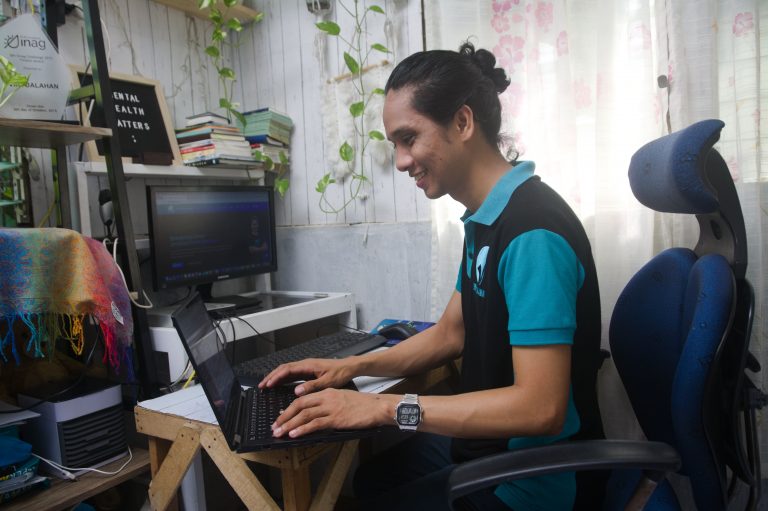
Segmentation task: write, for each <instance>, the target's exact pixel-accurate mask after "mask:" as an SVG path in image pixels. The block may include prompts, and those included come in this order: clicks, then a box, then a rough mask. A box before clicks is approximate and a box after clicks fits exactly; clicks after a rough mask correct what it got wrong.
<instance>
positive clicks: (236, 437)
mask: <svg viewBox="0 0 768 511" xmlns="http://www.w3.org/2000/svg"><path fill="white" fill-rule="evenodd" d="M245 404H246V399H245V391H242V390H241V391H240V399H238V403H237V413H236V414H235V424H234V430H233V432H234V434H233V435H232V439H233V441H234V443H235V448H237V446H239V445H240V444H241V443H242V442H243V437H242V435H240V428H241V424H242V423H243V420H242V419H243V414H244V411H245Z"/></svg>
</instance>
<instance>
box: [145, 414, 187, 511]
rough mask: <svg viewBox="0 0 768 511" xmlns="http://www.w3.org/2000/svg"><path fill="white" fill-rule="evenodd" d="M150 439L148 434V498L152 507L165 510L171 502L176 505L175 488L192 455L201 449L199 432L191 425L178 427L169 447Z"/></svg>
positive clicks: (176, 490)
mask: <svg viewBox="0 0 768 511" xmlns="http://www.w3.org/2000/svg"><path fill="white" fill-rule="evenodd" d="M153 440H155V439H154V438H153V437H150V444H149V447H150V463H151V465H152V481H151V482H150V483H149V501H150V503H151V504H152V509H153V510H159V511H165V510H167V509H170V507H171V506H174V509H178V495H177V492H178V489H179V485H180V484H181V480H182V478H183V477H184V474H186V472H187V469H188V468H189V465H190V463H192V458H194V457H195V455H196V454H197V453H198V451H200V432H199V431H197V430H196V429H192V428H187V427H184V428H181V429H180V430H179V432H178V434H177V435H176V440H174V441H173V444H172V445H171V446H170V449H166V448H165V447H161V446H160V445H159V442H157V441H153ZM153 444H154V447H153ZM166 445H167V442H166ZM161 450H166V452H167V454H165V455H163V454H162V453H161V452H160V451H161ZM153 451H154V453H153ZM156 464H158V465H159V467H158V468H156Z"/></svg>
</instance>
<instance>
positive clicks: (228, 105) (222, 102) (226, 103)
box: [219, 98, 232, 110]
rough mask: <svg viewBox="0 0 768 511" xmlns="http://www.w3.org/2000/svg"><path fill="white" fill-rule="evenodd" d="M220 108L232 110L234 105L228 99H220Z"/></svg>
mask: <svg viewBox="0 0 768 511" xmlns="http://www.w3.org/2000/svg"><path fill="white" fill-rule="evenodd" d="M219 107H221V108H225V109H227V110H231V109H232V103H230V101H229V100H228V99H227V98H219Z"/></svg>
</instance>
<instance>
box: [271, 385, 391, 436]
mask: <svg viewBox="0 0 768 511" xmlns="http://www.w3.org/2000/svg"><path fill="white" fill-rule="evenodd" d="M396 398H397V396H393V395H386V394H382V395H378V394H366V393H363V392H355V391H352V390H338V389H325V390H321V391H320V392H315V393H313V394H309V395H306V396H303V397H300V398H298V399H296V400H295V401H294V402H293V403H291V406H289V407H288V408H287V409H286V410H285V411H284V412H283V413H282V414H281V415H280V417H278V418H277V420H276V421H275V423H274V424H273V425H272V434H273V435H274V436H275V437H281V436H283V435H288V436H290V437H291V438H296V437H299V436H302V435H306V434H309V433H313V432H315V431H320V430H324V429H365V428H371V427H375V426H379V425H382V424H387V423H389V422H392V421H393V419H392V417H394V410H395V406H396V403H395V401H393V399H396Z"/></svg>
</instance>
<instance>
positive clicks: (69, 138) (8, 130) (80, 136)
mask: <svg viewBox="0 0 768 511" xmlns="http://www.w3.org/2000/svg"><path fill="white" fill-rule="evenodd" d="M111 136H112V130H110V129H107V128H92V127H84V126H74V125H71V124H59V123H56V122H48V121H27V120H22V119H4V118H0V144H1V145H9V146H19V147H38V148H43V149H55V148H57V147H61V146H65V145H70V144H80V143H82V142H88V141H90V140H98V139H100V138H104V137H111Z"/></svg>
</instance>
